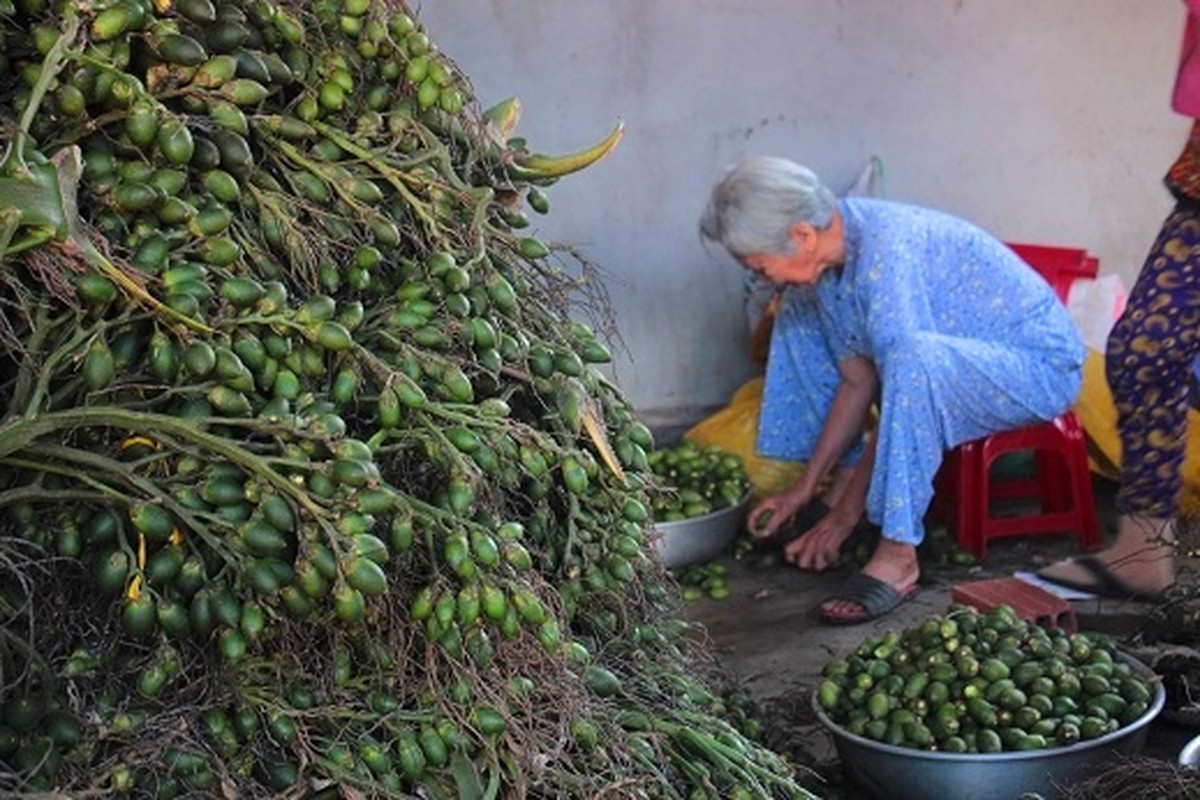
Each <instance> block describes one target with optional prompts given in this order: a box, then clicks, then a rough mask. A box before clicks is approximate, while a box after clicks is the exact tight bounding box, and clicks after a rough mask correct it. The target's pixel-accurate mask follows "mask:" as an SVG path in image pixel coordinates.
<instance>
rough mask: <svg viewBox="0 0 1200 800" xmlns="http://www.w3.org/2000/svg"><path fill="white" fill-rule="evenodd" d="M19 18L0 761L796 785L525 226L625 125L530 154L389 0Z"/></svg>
mask: <svg viewBox="0 0 1200 800" xmlns="http://www.w3.org/2000/svg"><path fill="white" fill-rule="evenodd" d="M0 24H2V26H0V35H2V39H0V61H2V62H3V66H4V69H3V70H0V124H2V125H3V131H4V155H3V161H2V163H0V254H2V257H3V261H2V265H0V404H2V406H0V408H2V414H3V418H2V421H0V793H6V794H7V793H9V792H22V791H36V790H58V791H62V792H65V793H68V794H71V795H73V796H101V795H106V794H110V793H112V794H122V793H129V794H131V795H135V796H154V797H174V796H179V795H182V794H188V793H200V794H222V795H224V796H240V797H252V796H263V795H269V794H274V793H284V794H286V795H288V796H329V797H336V796H343V795H344V796H409V795H417V796H422V797H442V798H452V797H455V798H457V797H463V798H470V797H495V796H544V797H563V796H599V795H604V794H608V795H610V796H634V797H638V796H640V797H722V798H723V797H738V796H754V797H788V796H798V795H804V794H806V792H805V790H804V789H803V788H802V787H801V785H800V784H799V782H798V778H797V775H796V771H795V769H794V768H793V767H792V766H791V765H789V764H788V763H786V762H785V761H784V760H783V758H782V757H780V756H778V755H776V754H775V753H773V752H771V751H770V750H768V749H765V748H763V747H762V746H760V745H758V744H756V743H755V740H754V730H753V727H754V725H755V722H756V721H755V720H754V719H753V717H752V716H748V715H747V713H746V710H745V709H744V708H743V707H742V706H741V705H740V704H739V703H738V702H736V700H737V697H736V695H728V694H723V693H722V692H720V691H716V690H715V689H714V688H713V681H712V680H710V679H709V677H708V676H707V673H706V672H705V671H704V665H705V663H706V662H705V660H704V658H703V653H702V652H697V651H696V650H695V649H694V647H693V646H691V645H690V644H689V643H688V642H687V640H686V639H685V638H684V634H683V631H682V629H683V628H684V627H685V626H683V625H682V624H681V623H679V622H678V621H673V620H672V619H671V618H670V611H671V609H672V608H673V607H674V596H673V592H672V591H671V589H670V587H669V586H668V585H667V583H666V582H665V580H664V573H663V572H662V570H661V569H660V567H659V566H658V565H657V562H656V561H655V560H654V559H653V557H652V555H651V551H650V550H648V546H649V544H648V533H649V528H648V527H647V526H648V524H649V523H648V513H647V508H648V507H649V501H650V498H649V496H648V493H649V492H651V491H653V486H652V485H651V480H650V472H649V470H648V465H647V459H646V453H647V450H649V449H650V448H651V447H652V441H651V438H650V435H649V432H648V431H647V429H646V428H645V426H644V425H642V424H641V423H639V422H638V421H637V419H636V418H635V416H634V415H633V414H632V413H631V410H630V408H629V406H628V404H627V403H626V401H625V400H624V399H623V397H622V395H621V394H620V392H619V391H618V389H617V388H616V387H614V386H613V385H612V384H611V383H610V382H609V381H608V380H606V379H605V377H604V376H603V374H602V373H601V372H600V371H598V370H597V368H596V367H595V364H598V363H603V362H605V361H607V360H608V358H609V355H608V351H607V350H606V348H605V346H604V345H603V344H602V343H601V342H600V341H598V340H597V337H596V335H595V334H594V333H593V330H592V328H591V327H589V325H588V324H584V323H581V322H578V321H575V320H573V319H572V318H571V317H570V316H569V315H568V310H569V309H570V308H571V307H572V306H571V304H572V303H574V302H576V301H577V299H578V296H579V295H580V294H581V291H580V289H581V283H580V278H578V277H572V275H571V270H569V269H565V268H564V267H566V266H569V265H578V261H577V260H567V258H566V256H567V254H568V253H567V251H564V250H556V251H554V252H551V251H550V249H548V248H547V247H546V246H545V245H543V244H542V243H541V242H539V241H538V240H537V239H535V238H531V237H528V236H524V235H523V234H522V233H521V230H520V229H521V228H523V227H525V226H526V225H527V224H528V220H527V218H526V217H525V213H524V210H525V208H526V207H527V208H529V209H531V210H532V211H534V212H537V213H545V212H546V210H547V208H548V201H547V198H546V194H545V188H546V187H547V186H548V185H549V184H550V183H552V182H553V181H554V180H555V179H556V178H558V177H560V176H562V175H564V174H566V173H568V172H571V171H574V170H576V169H580V168H583V167H585V166H587V165H588V164H590V163H592V162H594V161H595V160H597V159H598V158H600V157H601V156H603V155H604V154H605V153H606V152H607V151H608V150H610V149H611V148H612V147H613V146H614V145H615V144H616V142H617V140H618V139H619V137H620V129H619V128H618V129H617V130H616V131H614V132H613V134H611V135H610V136H609V137H608V138H606V139H605V140H604V141H602V142H600V143H599V144H598V145H596V146H595V147H593V148H590V149H587V150H583V151H580V152H579V153H576V154H573V155H570V156H565V157H557V158H552V157H546V156H542V155H538V154H536V153H531V152H529V151H528V150H527V149H526V148H525V147H524V146H523V145H522V143H521V142H520V140H516V139H513V138H511V133H512V126H513V125H514V124H515V121H516V111H517V106H516V103H515V102H513V101H508V102H504V103H501V104H499V105H498V106H495V107H493V108H492V109H490V110H489V111H488V112H484V113H480V112H479V111H478V110H477V109H476V108H475V104H474V100H473V98H472V96H471V90H470V86H469V82H468V81H467V79H466V78H465V76H463V75H461V74H460V73H459V72H457V71H456V69H455V67H454V65H453V63H452V62H451V61H450V60H448V59H447V58H446V57H444V56H443V55H442V54H440V53H439V52H438V51H437V49H436V47H435V46H434V45H433V44H432V43H431V42H430V40H429V38H428V36H427V35H426V33H425V32H423V30H422V29H421V27H420V25H419V24H418V22H417V21H416V20H415V19H414V18H413V17H412V16H411V15H410V14H409V13H407V10H406V9H405V8H404V7H403V6H402V5H401V4H400V3H398V2H391V3H388V2H379V1H378V0H376V1H375V2H372V1H371V0H326V2H318V3H301V2H272V0H251V1H250V2H241V1H240V0H239V1H238V2H234V1H233V0H228V2H217V3H215V4H214V0H153V2H151V0H95V2H80V1H79V0H60V1H59V2H48V1H47V0H0ZM580 266H582V265H580ZM582 293H583V294H584V295H585V296H586V293H587V288H586V286H584V287H583V292H582ZM601 299H602V298H601ZM592 319H593V321H594V318H592Z"/></svg>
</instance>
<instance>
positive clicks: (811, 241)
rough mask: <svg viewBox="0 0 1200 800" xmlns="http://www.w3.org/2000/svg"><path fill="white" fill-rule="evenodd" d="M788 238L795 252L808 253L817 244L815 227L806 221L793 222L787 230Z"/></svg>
mask: <svg viewBox="0 0 1200 800" xmlns="http://www.w3.org/2000/svg"><path fill="white" fill-rule="evenodd" d="M788 239H790V240H791V242H792V244H793V245H794V246H795V248H796V252H798V253H801V254H804V255H809V254H811V253H812V251H813V250H814V249H815V248H816V246H817V229H816V228H814V227H813V226H812V225H811V224H809V223H807V222H794V223H792V227H791V229H790V230H789V231H788Z"/></svg>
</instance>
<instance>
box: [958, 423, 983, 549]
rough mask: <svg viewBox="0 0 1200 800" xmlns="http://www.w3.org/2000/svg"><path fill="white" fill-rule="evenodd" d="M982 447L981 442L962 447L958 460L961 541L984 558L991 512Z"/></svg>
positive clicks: (961, 544)
mask: <svg viewBox="0 0 1200 800" xmlns="http://www.w3.org/2000/svg"><path fill="white" fill-rule="evenodd" d="M982 451H983V448H982V447H981V446H980V444H979V443H978V442H967V443H966V444H964V445H961V446H960V447H959V463H958V530H957V531H956V535H957V537H958V545H959V547H961V548H962V549H964V550H966V551H968V552H970V553H973V554H974V555H975V557H976V558H979V559H981V560H982V559H983V557H984V556H985V555H986V554H987V542H986V541H985V537H984V535H983V524H984V517H985V516H986V515H987V514H988V498H987V497H986V496H985V495H984V494H983V493H984V492H986V490H987V485H986V480H987V478H986V476H985V475H981V473H982V471H983V452H982Z"/></svg>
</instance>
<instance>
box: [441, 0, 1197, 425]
mask: <svg viewBox="0 0 1200 800" xmlns="http://www.w3.org/2000/svg"><path fill="white" fill-rule="evenodd" d="M420 16H421V19H422V20H423V22H424V24H425V25H426V26H427V28H428V29H429V31H430V33H431V36H432V38H433V39H434V41H436V42H437V43H438V45H439V46H440V48H441V49H442V51H443V52H445V53H446V54H447V55H449V56H450V57H452V58H453V59H455V60H456V61H457V62H458V64H459V65H460V66H461V67H462V68H463V70H464V71H465V72H466V73H467V75H469V76H470V77H471V79H472V81H473V83H474V85H475V89H476V92H477V94H478V95H479V97H480V99H481V101H482V102H483V104H484V105H488V104H490V103H492V102H494V101H496V100H499V99H501V98H503V97H505V96H507V95H510V94H515V95H517V96H518V97H519V98H520V99H521V101H522V103H523V106H524V114H523V116H522V120H521V124H520V126H519V128H518V133H519V134H520V135H523V136H525V137H526V138H527V139H528V140H529V142H530V143H531V145H532V146H533V147H534V149H537V150H541V151H547V152H559V151H570V150H574V149H577V148H579V147H581V146H583V145H585V144H589V143H590V142H591V141H593V140H595V139H597V138H599V137H600V136H601V135H603V134H604V133H606V132H607V131H608V130H609V129H610V127H611V126H612V124H613V123H614V122H615V121H616V120H617V119H623V120H624V121H625V124H626V131H627V132H626V135H625V139H624V141H623V142H622V143H621V145H620V147H619V148H618V149H617V151H616V152H614V153H613V154H612V155H611V156H610V157H609V158H608V159H607V160H606V161H604V162H601V163H600V164H598V165H597V166H594V167H592V168H591V169H590V170H588V171H586V172H583V173H580V174H578V175H574V176H571V177H569V178H566V179H564V180H563V181H562V182H560V183H559V184H558V185H556V186H554V187H553V188H552V189H551V190H550V194H551V198H552V201H553V203H554V208H553V210H552V212H551V214H550V215H549V216H547V217H545V218H539V217H536V215H534V222H535V227H534V228H533V229H531V230H532V232H534V233H536V234H538V235H540V236H542V237H544V238H547V239H551V240H565V241H570V242H573V243H576V244H578V245H579V246H581V247H582V248H583V250H584V252H586V254H587V255H588V256H589V257H590V258H591V259H593V260H594V261H595V262H597V263H598V264H599V265H600V266H601V267H602V269H603V270H604V274H605V283H606V286H607V288H608V290H609V292H610V294H611V296H612V299H613V305H614V308H615V311H616V314H617V323H618V326H619V330H620V332H621V334H622V336H623V338H624V341H625V344H626V345H627V346H628V352H626V353H624V354H622V355H621V356H620V357H619V359H618V362H617V363H616V366H615V371H616V376H617V378H618V380H619V381H620V383H621V385H622V386H623V387H624V389H625V390H626V392H627V393H628V394H629V395H630V397H631V399H632V400H633V402H634V405H635V406H636V407H637V408H638V410H639V411H640V412H641V413H642V414H643V416H645V417H646V418H647V419H648V420H649V421H651V422H659V423H662V422H679V421H683V422H687V421H690V420H691V419H695V418H696V417H697V415H699V414H700V413H701V412H702V410H703V409H704V408H706V407H713V406H718V405H721V404H723V403H724V402H725V401H726V400H727V399H728V397H729V395H730V394H731V392H732V391H733V390H735V389H736V388H737V387H738V386H739V385H740V384H741V382H742V381H743V380H744V379H745V378H746V377H747V376H748V375H750V374H751V372H752V369H751V366H750V364H749V363H748V361H747V359H746V357H745V348H746V338H747V334H746V324H745V319H744V315H743V311H742V305H741V275H740V271H739V269H738V268H737V267H736V266H735V265H734V264H733V263H732V262H731V261H729V260H728V259H727V258H726V257H725V256H724V255H723V254H721V253H719V252H708V251H706V250H705V249H704V248H703V247H702V246H701V244H700V242H699V239H698V237H697V234H696V220H697V217H698V215H699V213H700V211H701V209H702V207H703V204H704V201H705V198H706V195H707V190H708V187H709V186H710V184H711V182H712V181H713V180H714V178H715V177H716V176H717V175H718V174H719V172H720V170H721V169H722V167H724V166H725V165H727V164H729V163H730V162H732V161H734V160H737V159H739V158H741V157H743V156H745V155H748V154H755V153H771V154H778V155H784V156H788V157H791V158H793V159H795V160H798V161H801V162H803V163H806V164H807V165H809V166H811V167H813V168H814V169H816V170H817V171H818V172H819V173H821V174H822V175H823V176H824V177H825V179H826V181H827V182H828V183H829V184H830V185H831V186H833V187H834V188H835V189H841V188H844V187H845V186H847V185H849V183H850V182H851V181H852V179H853V178H854V177H855V175H856V174H857V173H858V171H859V170H860V169H861V167H862V166H863V164H864V163H865V162H866V160H867V159H868V158H869V157H870V156H871V155H872V154H878V155H879V156H881V157H882V158H883V161H884V163H885V165H886V193H887V195H888V196H889V197H891V198H893V199H898V200H905V201H910V202H914V203H919V204H924V205H929V206H934V207H938V208H941V209H944V210H947V211H950V212H952V213H956V214H958V215H960V216H963V217H966V218H968V219H971V220H973V221H975V222H976V223H978V224H980V225H982V226H983V227H985V228H987V229H989V230H991V231H992V232H993V233H995V234H996V235H997V236H999V237H1000V238H1002V239H1006V240H1010V241H1027V242H1040V243H1047V244H1063V245H1072V246H1083V247H1087V248H1088V249H1089V250H1091V251H1092V252H1093V253H1094V254H1096V255H1098V256H1099V257H1100V259H1101V269H1102V271H1104V272H1116V273H1118V274H1120V275H1121V276H1122V278H1123V279H1124V280H1125V282H1126V283H1127V284H1132V281H1133V278H1134V276H1135V275H1136V273H1137V270H1138V268H1139V267H1140V265H1141V261H1142V258H1143V257H1144V255H1145V252H1146V249H1147V248H1148V247H1149V245H1150V243H1151V241H1152V240H1153V237H1154V234H1155V233H1156V232H1157V229H1158V224H1159V222H1160V221H1161V219H1162V217H1163V216H1164V214H1165V213H1166V212H1167V210H1168V209H1169V206H1170V201H1169V198H1168V196H1167V194H1166V192H1165V191H1164V190H1163V189H1162V186H1161V177H1162V175H1163V173H1164V172H1165V171H1166V169H1167V167H1168V166H1169V164H1170V162H1171V160H1172V159H1173V158H1174V156H1175V155H1176V154H1177V152H1178V150H1179V149H1180V147H1181V146H1182V143H1183V141H1184V139H1185V137H1186V133H1187V129H1188V121H1187V120H1185V119H1183V118H1181V117H1179V116H1177V115H1175V114H1173V113H1172V112H1171V111H1170V107H1169V105H1170V104H1169V97H1170V89H1171V84H1172V81H1173V78H1174V69H1175V60H1176V57H1177V55H1178V49H1179V41H1180V37H1181V31H1182V20H1183V4H1182V3H1181V2H1178V0H520V2H516V0H513V1H512V2H502V1H501V0H491V2H486V3H485V2H450V1H449V0H430V2H427V3H426V4H425V5H424V7H423V8H421V9H420Z"/></svg>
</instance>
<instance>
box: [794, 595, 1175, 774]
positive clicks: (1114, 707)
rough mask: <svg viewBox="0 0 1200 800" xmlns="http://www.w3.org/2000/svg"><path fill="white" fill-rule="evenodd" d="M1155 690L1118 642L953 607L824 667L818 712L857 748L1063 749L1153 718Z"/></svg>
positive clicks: (1008, 611)
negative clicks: (865, 744) (860, 743)
mask: <svg viewBox="0 0 1200 800" xmlns="http://www.w3.org/2000/svg"><path fill="white" fill-rule="evenodd" d="M1152 695H1153V690H1152V688H1151V686H1150V684H1149V683H1148V681H1147V679H1146V678H1145V677H1144V676H1143V675H1142V674H1139V673H1138V671H1137V670H1135V669H1134V667H1133V666H1131V664H1130V663H1129V662H1128V661H1126V660H1122V659H1121V658H1120V657H1119V655H1118V653H1117V651H1116V650H1115V648H1114V647H1113V645H1112V643H1111V641H1109V640H1108V639H1106V638H1105V637H1103V636H1100V635H1096V634H1088V633H1075V634H1068V633H1065V632H1063V631H1061V630H1050V629H1046V628H1043V627H1041V626H1038V625H1034V624H1031V623H1029V622H1027V621H1025V620H1022V619H1020V618H1019V617H1018V616H1017V614H1016V613H1015V612H1014V611H1013V609H1012V608H1011V607H1009V606H1003V605H1002V606H997V607H996V608H994V609H991V610H989V611H987V612H983V613H980V612H978V611H976V610H975V609H973V608H971V607H968V606H961V605H954V606H952V607H951V608H950V609H949V610H948V612H947V613H946V614H945V615H940V616H934V617H931V618H929V619H926V620H925V621H923V622H922V623H920V624H918V625H914V626H912V627H910V628H907V629H905V630H903V631H899V632H896V631H891V632H888V633H886V634H884V635H882V636H873V637H870V638H868V639H865V640H864V641H863V642H862V643H861V644H860V645H859V646H858V648H857V649H856V650H855V651H854V652H853V653H852V654H850V655H849V656H847V657H845V658H836V659H834V660H832V661H830V662H829V663H828V664H826V666H825V668H824V671H823V679H822V680H821V682H820V684H819V685H818V687H817V701H818V703H819V704H820V706H821V708H822V709H824V711H825V712H826V713H827V714H828V715H829V717H830V719H831V720H832V721H833V722H834V723H835V724H837V725H839V726H840V727H842V728H844V729H845V730H847V731H848V732H850V733H852V734H855V735H857V736H862V737H866V738H868V739H871V740H874V741H877V742H882V743H885V744H889V745H895V746H899V747H912V748H918V749H921V750H934V751H941V752H946V753H1001V752H1010V751H1029V750H1042V749H1046V748H1054V747H1066V746H1070V745H1073V744H1076V743H1077V742H1081V741H1087V740H1091V739H1096V738H1098V737H1101V736H1104V735H1106V734H1109V733H1112V732H1114V731H1117V730H1119V729H1120V728H1122V727H1124V726H1126V725H1129V724H1131V723H1133V722H1134V721H1136V720H1138V719H1140V718H1141V717H1142V716H1143V715H1145V714H1146V712H1147V711H1148V709H1149V708H1150V704H1151V702H1152Z"/></svg>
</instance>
